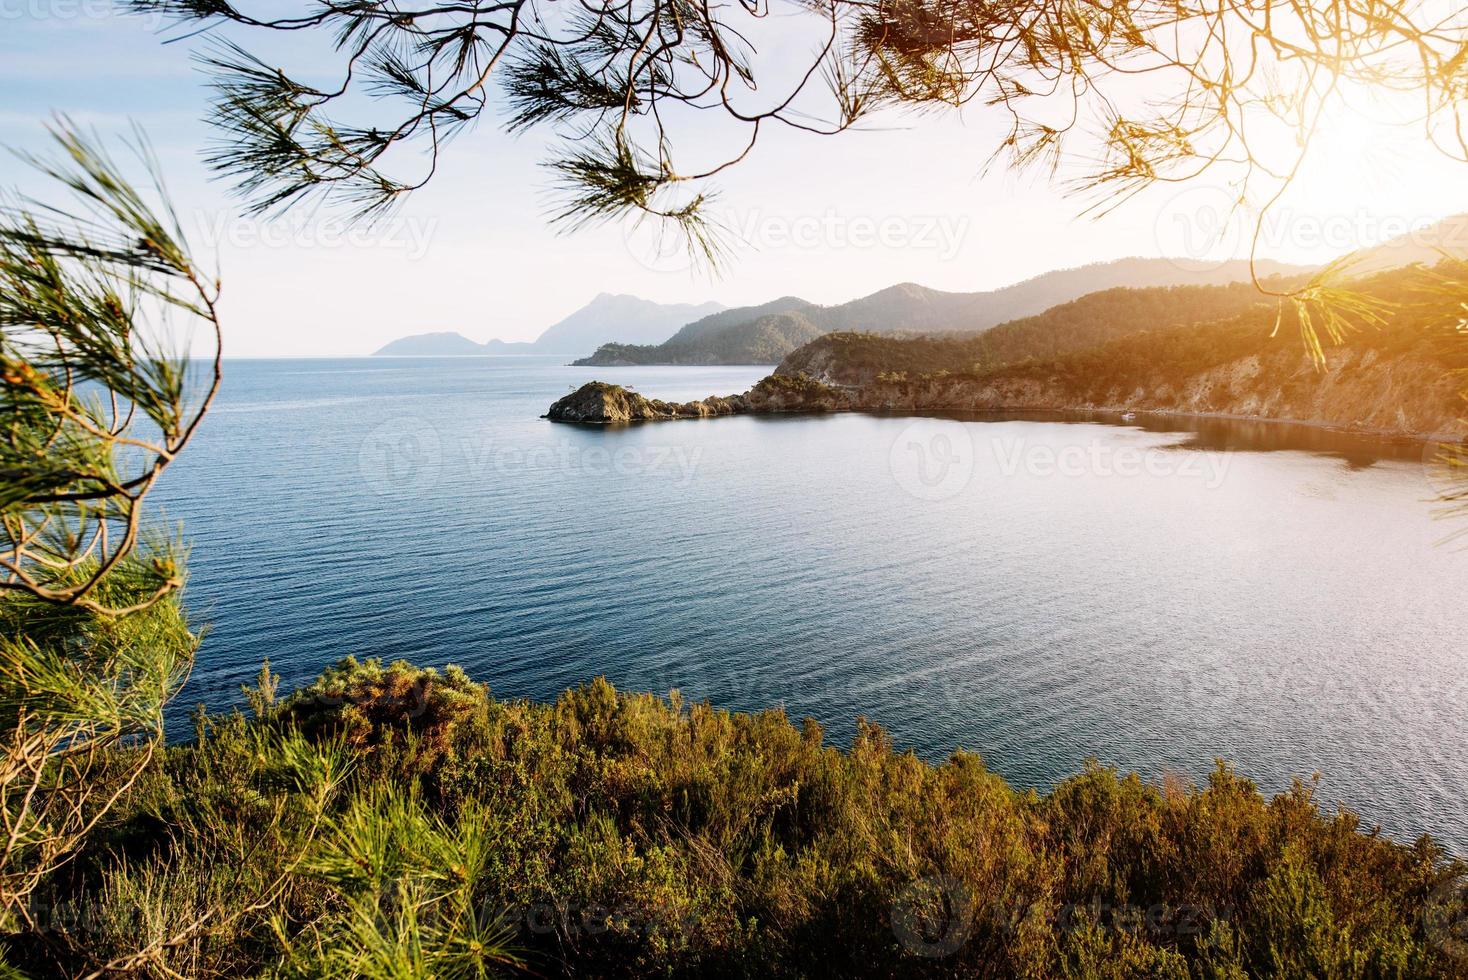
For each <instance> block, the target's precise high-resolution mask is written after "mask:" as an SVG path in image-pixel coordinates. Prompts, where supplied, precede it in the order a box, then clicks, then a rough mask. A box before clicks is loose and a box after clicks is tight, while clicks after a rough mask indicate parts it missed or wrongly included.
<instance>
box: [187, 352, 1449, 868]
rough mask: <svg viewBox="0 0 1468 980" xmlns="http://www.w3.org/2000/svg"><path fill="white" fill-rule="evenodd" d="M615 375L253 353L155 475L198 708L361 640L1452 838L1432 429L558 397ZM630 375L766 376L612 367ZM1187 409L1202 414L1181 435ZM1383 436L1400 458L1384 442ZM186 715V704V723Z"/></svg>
mask: <svg viewBox="0 0 1468 980" xmlns="http://www.w3.org/2000/svg"><path fill="white" fill-rule="evenodd" d="M594 370H595V369H581V368H569V367H563V366H559V365H556V364H554V363H550V362H547V361H541V360H530V359H508V358H503V359H497V358H473V359H441V360H440V359H421V360H420V359H357V360H330V361H327V360H279V361H235V362H232V363H230V364H229V366H228V369H227V380H226V385H225V389H224V393H223V397H222V400H221V402H220V403H219V406H218V408H217V410H216V411H215V413H214V414H213V415H211V417H210V418H209V419H208V420H207V422H206V424H205V426H204V429H203V430H202V432H201V434H200V437H199V441H198V443H197V444H196V445H195V447H194V448H192V449H191V450H190V452H189V453H188V454H186V457H185V458H184V460H183V461H182V462H180V464H179V465H178V466H177V467H176V468H175V470H174V471H172V472H170V474H169V476H168V478H167V484H166V486H165V487H162V488H160V495H161V496H162V498H163V499H164V500H165V501H166V503H167V509H168V513H169V515H170V517H173V518H181V519H183V521H184V522H185V526H186V529H187V533H188V535H189V537H190V538H191V540H192V541H193V544H194V554H193V559H192V565H191V567H192V571H193V578H192V581H191V583H190V586H189V599H190V602H191V605H192V606H193V607H194V609H195V610H196V611H197V613H198V615H199V616H200V618H201V619H203V620H206V621H207V622H209V623H210V624H211V631H210V633H209V635H208V637H207V639H206V641H205V643H204V646H203V649H202V651H201V653H200V657H199V663H198V667H197V669H196V670H195V672H194V674H193V678H192V680H191V681H190V685H189V688H188V690H187V691H186V693H185V696H184V697H183V698H182V702H183V705H182V706H181V707H180V711H182V710H185V709H186V707H187V706H188V705H192V704H193V703H196V702H200V701H203V702H206V703H208V704H210V705H211V706H212V707H225V706H228V705H231V704H235V703H238V702H239V700H240V697H239V685H240V684H242V683H246V682H249V681H250V680H252V679H253V676H254V675H255V673H256V671H257V670H258V667H259V664H260V662H261V661H262V660H264V659H265V658H267V657H268V658H269V659H270V662H271V664H272V666H273V668H274V669H275V670H276V671H278V672H279V673H280V674H281V675H282V676H283V678H284V680H285V682H286V683H287V684H295V683H299V682H303V681H306V680H308V679H309V678H311V677H313V676H314V675H315V674H316V673H317V672H318V671H319V670H320V669H321V668H322V667H323V666H324V665H326V664H328V663H330V662H332V661H334V660H336V659H337V658H339V657H341V656H344V655H346V654H355V655H357V656H359V657H368V656H376V657H383V658H388V659H391V658H398V657H404V658H407V659H409V660H412V661H415V662H418V663H422V664H445V663H458V664H461V665H463V666H464V667H465V668H466V669H468V670H469V671H470V672H471V674H472V675H474V676H475V677H476V678H478V679H482V680H485V681H487V682H489V683H490V685H491V686H492V688H493V690H494V691H495V692H496V693H497V694H499V695H501V696H525V697H530V698H537V699H550V698H553V697H555V696H556V694H557V693H558V692H560V691H561V690H562V689H563V688H565V687H567V686H568V685H573V684H577V683H580V682H582V681H585V680H587V679H589V678H591V677H593V676H595V675H597V674H605V675H606V676H607V677H608V678H610V679H611V680H612V681H613V682H614V683H616V684H617V685H618V686H622V687H626V688H629V689H643V690H656V691H660V692H665V691H667V690H669V689H671V688H675V687H676V688H679V689H681V690H683V691H684V692H685V694H688V695H690V696H693V697H697V698H705V697H706V698H710V699H712V700H713V701H714V702H715V703H717V704H719V705H721V706H726V707H729V708H733V709H757V708H763V707H767V706H771V705H783V706H784V707H785V708H786V709H787V710H788V711H789V712H790V714H791V715H792V716H794V717H796V718H799V717H802V716H806V715H809V716H813V717H815V718H817V719H818V720H820V721H821V722H822V723H824V724H825V725H826V726H827V731H828V733H829V736H830V737H831V738H832V739H833V740H835V741H838V742H841V743H845V742H846V741H847V740H848V739H849V737H850V734H851V732H852V728H853V719H854V718H855V716H857V715H866V716H868V717H870V718H872V719H874V720H876V721H879V722H880V723H882V724H883V725H885V726H886V727H887V728H888V729H890V731H891V732H892V734H893V737H894V739H895V740H896V741H897V743H898V744H899V745H902V746H906V747H912V748H914V749H915V750H916V751H918V752H919V753H920V754H921V755H923V756H925V757H927V758H929V759H934V760H937V759H941V758H942V757H944V756H945V755H947V754H948V753H949V752H950V751H952V750H953V749H955V748H958V747H960V746H961V747H964V748H968V749H972V750H975V751H978V752H980V753H982V754H983V755H984V757H985V758H986V760H987V761H988V763H989V765H990V766H991V767H992V768H993V769H995V770H996V771H998V772H1000V773H1002V774H1003V775H1004V776H1005V777H1007V778H1008V779H1010V780H1011V781H1012V782H1014V783H1015V784H1017V785H1020V786H1038V787H1047V786H1049V785H1050V784H1052V783H1053V782H1054V781H1055V780H1057V779H1059V778H1062V777H1064V776H1066V775H1068V774H1071V773H1074V772H1076V771H1077V770H1078V769H1080V768H1081V767H1082V765H1083V764H1084V762H1085V760H1086V758H1087V757H1088V756H1093V755H1094V756H1096V757H1098V758H1099V759H1100V760H1101V761H1103V762H1106V763H1109V764H1114V765H1116V766H1119V767H1122V768H1124V769H1128V770H1135V771H1137V772H1139V773H1141V774H1142V775H1143V776H1145V777H1147V778H1151V779H1155V778H1159V777H1161V776H1162V775H1163V774H1164V773H1167V772H1175V773H1181V774H1185V775H1189V776H1192V777H1195V778H1199V777H1202V776H1204V775H1206V773H1207V771H1208V770H1209V769H1210V768H1211V766H1212V763H1213V760H1214V758H1216V757H1222V758H1226V759H1228V760H1231V761H1232V762H1233V763H1234V764H1236V765H1237V766H1238V767H1239V768H1240V769H1241V770H1242V771H1243V772H1244V773H1246V774H1247V775H1249V776H1251V777H1253V778H1255V779H1256V780H1257V781H1259V783H1260V784H1261V785H1262V786H1263V787H1264V788H1266V789H1268V790H1279V789H1282V788H1284V787H1286V786H1288V785H1289V782H1290V780H1291V779H1292V778H1293V777H1295V776H1303V777H1309V776H1311V774H1312V773H1315V772H1319V773H1321V774H1322V778H1321V781H1320V793H1321V796H1322V798H1323V799H1324V800H1326V801H1339V802H1341V803H1344V804H1346V805H1349V806H1351V807H1352V808H1355V809H1357V810H1358V811H1360V812H1361V813H1362V814H1363V815H1365V816H1366V817H1367V818H1368V820H1370V821H1376V822H1379V823H1381V824H1382V825H1383V826H1384V827H1385V828H1386V829H1387V830H1388V831H1389V832H1391V833H1392V834H1394V835H1400V836H1404V837H1408V836H1413V835H1415V834H1417V833H1419V832H1422V831H1429V832H1432V833H1433V834H1435V835H1437V836H1439V837H1440V838H1441V839H1443V840H1444V841H1446V842H1447V843H1449V844H1450V845H1452V846H1454V847H1455V849H1457V850H1459V851H1460V852H1463V851H1468V692H1465V671H1464V667H1465V664H1464V655H1463V652H1462V651H1463V649H1464V646H1463V637H1464V636H1468V608H1465V605H1464V603H1463V602H1462V599H1461V588H1462V583H1463V581H1464V576H1465V573H1468V552H1464V551H1460V550H1454V549H1453V548H1452V547H1445V546H1442V545H1440V544H1438V542H1439V541H1440V539H1441V538H1442V536H1443V535H1444V533H1445V532H1446V531H1447V530H1448V528H1447V527H1446V526H1445V525H1443V524H1442V523H1440V522H1434V521H1433V520H1432V517H1431V512H1432V508H1431V506H1430V505H1429V504H1428V503H1427V500H1428V498H1429V496H1430V494H1431V492H1432V488H1431V483H1430V478H1429V476H1428V473H1427V471H1426V469H1425V468H1424V466H1423V465H1422V463H1421V458H1420V457H1421V452H1420V450H1418V449H1415V448H1408V449H1406V450H1397V451H1395V452H1392V451H1386V456H1387V457H1388V458H1379V456H1378V453H1379V452H1380V451H1379V450H1378V449H1377V448H1374V447H1369V446H1367V447H1362V446H1359V445H1345V444H1341V442H1340V441H1339V440H1338V439H1336V438H1334V437H1330V436H1325V435H1322V434H1319V433H1311V432H1307V433H1304V434H1300V433H1295V432H1290V431H1287V430H1283V429H1280V428H1278V427H1268V426H1264V427H1261V426H1252V427H1250V426H1244V425H1239V424H1232V423H1223V422H1211V423H1207V424H1204V425H1197V426H1193V431H1173V432H1167V431H1159V430H1158V429H1159V427H1156V426H1154V427H1153V428H1152V429H1151V430H1149V429H1148V428H1145V427H1143V426H1142V425H1141V424H1140V423H1133V424H1130V425H1115V424H1097V423H1076V422H1064V421H1058V420H1043V419H1042V420H1016V419H1009V420H997V419H986V420H966V421H959V420H953V419H912V418H895V417H892V418H888V417H871V416H855V415H847V416H835V417H827V418H786V419H755V418H735V419H717V420H710V421H700V422H691V421H685V422H676V423H664V424H652V425H641V426H632V427H626V428H620V429H612V430H602V429H595V428H581V427H573V426H565V425H555V424H552V423H549V422H546V421H543V420H541V419H540V418H539V417H538V416H539V415H540V414H541V413H542V412H544V411H545V409H546V407H547V406H548V405H549V403H550V402H551V401H552V400H554V399H555V398H556V397H558V396H559V395H561V394H563V393H565V392H566V391H567V390H568V389H569V388H570V387H572V386H575V385H578V384H580V383H581V382H583V381H585V380H588V379H589V378H590V377H591V376H592V374H593V373H594ZM599 370H600V372H601V373H602V374H604V375H607V376H610V377H612V378H613V379H614V380H617V381H620V382H622V383H625V384H630V385H633V386H635V387H636V388H637V389H638V390H640V391H642V392H643V393H644V394H648V395H650V396H658V397H664V398H673V399H684V398H692V397H700V396H703V395H706V394H710V393H728V392H734V391H742V390H744V389H745V388H747V387H748V386H749V384H750V383H752V382H753V381H754V380H756V379H757V377H759V376H760V375H761V374H763V373H764V372H763V371H762V370H760V369H756V368H645V369H611V370H609V369H599ZM1187 428H1188V425H1187V424H1180V429H1181V430H1186V429H1187ZM1391 456H1397V457H1400V458H1390V457H1391ZM181 727H182V726H181Z"/></svg>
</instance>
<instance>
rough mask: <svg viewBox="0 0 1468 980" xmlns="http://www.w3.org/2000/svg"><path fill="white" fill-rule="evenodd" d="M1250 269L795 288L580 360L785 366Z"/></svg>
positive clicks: (1287, 269) (1263, 268) (1092, 270)
mask: <svg viewBox="0 0 1468 980" xmlns="http://www.w3.org/2000/svg"><path fill="white" fill-rule="evenodd" d="M1257 271H1258V274H1259V275H1260V276H1270V275H1291V274H1300V273H1302V272H1305V271H1307V270H1306V269H1305V267H1303V266H1291V265H1286V264H1285V263H1282V262H1273V261H1261V262H1259V263H1257ZM1249 276H1250V270H1249V263H1248V262H1247V261H1243V260H1235V261H1229V262H1224V263H1222V264H1219V263H1201V262H1194V261H1191V260H1187V259H1141V258H1131V259H1119V260H1117V261H1114V262H1102V263H1096V264H1094V265H1087V266H1081V267H1080V268H1076V269H1063V270H1060V271H1057V272H1048V273H1045V274H1044V275H1041V276H1036V277H1035V278H1033V279H1027V280H1025V281H1024V282H1020V283H1016V284H1014V285H1012V286H1005V287H1003V288H1002V289H995V290H990V291H987V292H978V293H947V292H942V291H939V290H936V289H928V288H926V287H924V286H919V285H916V284H914V283H901V284H899V285H896V286H890V287H888V288H887V289H883V290H881V291H879V292H876V293H872V294H871V295H870V296H864V297H862V298H860V299H855V300H852V301H851V302H849V303H842V304H840V305H837V306H818V305H816V304H814V303H811V302H809V301H807V300H803V299H799V298H798V297H794V296H787V297H783V298H781V299H777V300H774V301H772V302H769V303H765V304H764V305H762V306H747V307H742V308H737V309H732V310H723V311H721V312H719V313H717V314H715V315H713V316H709V317H704V318H703V319H702V320H699V321H697V322H694V323H690V324H688V325H687V326H686V327H684V328H683V329H682V330H680V331H678V333H676V334H674V335H673V336H672V337H671V338H670V339H669V340H668V341H667V342H665V343H663V344H659V345H655V346H653V345H637V344H627V343H614V344H607V345H605V346H603V347H602V348H600V349H599V350H598V351H597V352H596V353H595V354H593V355H592V356H591V357H587V358H583V359H581V360H579V361H576V362H575V363H576V364H579V365H590V366H618V365H630V364H778V363H779V362H780V360H781V359H782V358H784V357H785V356H786V355H788V354H789V353H791V352H792V351H794V350H795V349H796V348H798V347H801V346H803V345H805V344H807V343H809V342H810V341H812V340H815V339H816V338H817V337H820V336H822V335H824V334H828V333H833V332H862V333H881V334H889V335H893V334H895V335H901V334H944V333H977V332H979V331H983V330H987V329H989V328H990V327H993V326H995V325H997V324H1000V323H1004V322H1006V321H1008V320H1013V319H1017V318H1019V317H1022V316H1028V315H1032V314H1035V313H1039V312H1041V311H1043V310H1046V309H1048V308H1050V307H1052V306H1056V305H1058V304H1060V303H1065V302H1069V301H1070V300H1073V299H1077V298H1079V297H1081V296H1084V295H1086V294H1088V293H1093V292H1097V291H1100V290H1104V289H1112V288H1116V287H1122V286H1125V287H1131V288H1145V287H1156V286H1182V285H1189V286H1202V285H1219V284H1226V283H1234V282H1242V281H1245V280H1247V279H1249Z"/></svg>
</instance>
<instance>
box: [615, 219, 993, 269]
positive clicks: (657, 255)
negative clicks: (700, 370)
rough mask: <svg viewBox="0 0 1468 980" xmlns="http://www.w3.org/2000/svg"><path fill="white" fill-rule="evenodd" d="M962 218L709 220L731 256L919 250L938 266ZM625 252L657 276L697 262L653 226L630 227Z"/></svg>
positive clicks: (951, 248) (957, 241)
mask: <svg viewBox="0 0 1468 980" xmlns="http://www.w3.org/2000/svg"><path fill="white" fill-rule="evenodd" d="M970 223H971V222H970V220H969V217H968V215H964V214H886V215H873V214H851V213H848V212H844V211H837V210H836V209H834V208H828V209H826V210H825V211H823V212H820V213H819V214H782V213H771V212H768V211H762V210H760V209H758V208H756V209H753V210H749V211H727V212H723V213H715V214H713V215H711V216H710V222H709V226H710V228H712V229H715V234H716V237H718V238H719V240H720V241H721V242H722V243H723V244H724V245H725V246H726V247H728V248H730V249H731V250H733V251H736V252H737V251H742V250H750V251H786V250H792V249H793V250H800V251H823V252H824V251H831V250H850V249H855V250H866V249H874V248H883V249H893V250H901V251H913V250H917V251H921V252H926V253H928V254H930V255H933V256H935V257H936V258H937V259H938V260H939V261H940V262H948V261H952V260H953V259H954V258H956V257H957V256H958V253H959V251H960V250H961V249H962V247H963V243H964V241H965V240H966V239H967V237H968V233H969V226H970ZM626 243H627V249H628V251H629V252H630V253H631V254H632V256H633V257H634V258H635V259H637V261H638V262H640V263H641V264H642V265H644V266H646V267H647V268H649V269H652V270H653V271H655V272H686V271H687V270H688V269H690V268H692V267H693V266H694V264H695V262H696V260H695V258H694V257H693V256H692V255H691V254H690V253H689V250H688V247H687V245H688V243H687V241H686V239H684V238H683V237H682V236H680V235H677V234H671V233H667V229H664V228H660V227H657V226H654V225H653V224H651V223H646V222H644V223H640V224H639V223H632V224H629V225H627V227H626Z"/></svg>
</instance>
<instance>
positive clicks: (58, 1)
mask: <svg viewBox="0 0 1468 980" xmlns="http://www.w3.org/2000/svg"><path fill="white" fill-rule="evenodd" d="M120 17H128V18H129V19H132V20H137V21H140V22H141V23H142V24H143V25H144V27H145V28H147V29H150V30H156V29H157V28H158V27H160V26H162V23H163V18H162V15H161V14H160V13H158V12H157V11H154V10H148V11H144V12H139V11H137V10H134V9H133V8H131V7H129V6H128V5H127V3H125V2H123V0H0V23H6V22H15V21H27V22H30V23H40V22H43V21H88V20H90V21H102V20H113V19H116V18H120Z"/></svg>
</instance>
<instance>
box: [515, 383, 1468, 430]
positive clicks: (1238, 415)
mask: <svg viewBox="0 0 1468 980" xmlns="http://www.w3.org/2000/svg"><path fill="white" fill-rule="evenodd" d="M1047 394H1053V392H1047V391H1045V390H1044V389H1043V387H1041V388H1039V389H1038V390H1037V389H1035V388H1032V387H1031V386H1027V385H1019V386H1015V385H985V384H980V383H975V382H974V381H973V380H968V379H957V378H947V379H942V381H940V382H938V383H936V384H935V383H932V382H929V383H928V384H921V383H914V382H880V383H877V384H873V385H865V386H861V387H838V386H834V385H828V384H826V383H824V382H822V381H818V380H815V379H813V378H809V377H805V376H795V377H791V376H786V375H771V376H770V377H767V378H765V379H764V380H762V381H760V382H759V383H758V384H756V385H755V386H754V387H753V388H751V389H750V390H749V391H747V392H744V393H743V394H735V395H727V396H710V397H708V398H704V399H700V400H698V401H691V402H666V401H662V400H659V399H655V398H647V397H645V396H643V395H640V394H638V393H637V392H635V391H630V390H628V389H626V388H624V387H622V386H621V385H616V384H611V383H608V382H604V381H592V382H588V383H587V384H584V385H582V386H581V387H580V388H578V389H577V390H576V391H574V392H572V393H571V394H568V395H566V396H565V397H563V398H561V399H559V400H558V401H556V402H555V404H553V405H551V406H550V409H549V410H548V411H547V412H546V414H545V415H544V416H543V417H544V418H547V419H550V420H551V421H554V422H573V423H580V424H588V425H623V424H629V423H633V422H659V421H672V420H674V419H699V418H718V417H721V416H732V415H777V414H778V415H789V414H811V415H817V414H830V413H834V412H870V413H874V414H899V415H926V414H943V415H949V414H974V415H982V414H992V413H1026V412H1033V413H1045V414H1075V413H1087V414H1090V413H1094V414H1096V415H1100V416H1121V415H1122V414H1123V413H1134V414H1137V415H1140V416H1143V417H1150V418H1179V419H1227V420H1232V421H1240V422H1270V423H1277V424H1280V425H1292V426H1306V427H1310V428H1316V429H1322V430H1328V431H1333V432H1339V433H1344V434H1349V435H1354V436H1362V437H1366V438H1375V439H1382V440H1391V441H1414V442H1422V441H1432V440H1451V441H1455V442H1456V441H1461V440H1462V439H1463V437H1464V435H1465V429H1468V427H1465V425H1464V423H1462V422H1460V421H1458V420H1457V419H1456V418H1454V417H1452V416H1450V415H1444V416H1439V417H1436V418H1433V419H1430V420H1429V419H1424V418H1411V417H1408V416H1402V417H1400V418H1399V421H1400V422H1402V423H1405V424H1400V425H1396V426H1390V425H1379V424H1377V425H1373V424H1369V423H1363V422H1360V421H1342V420H1338V419H1323V418H1302V417H1296V416H1293V415H1265V414H1254V413H1250V412H1240V411H1227V410H1207V409H1204V410H1198V409H1194V408H1191V407H1170V406H1161V405H1156V404H1148V403H1147V402H1150V401H1151V399H1143V400H1142V401H1143V403H1142V404H1138V403H1135V402H1133V403H1128V404H1121V403H1117V404H1110V403H1107V404H1101V403H1091V402H1088V403H1086V404H1066V403H1063V402H1062V401H1059V400H1057V399H1054V398H1047V397H1045V396H1046V395H1047ZM1424 422H1429V423H1435V425H1434V424H1426V425H1424V424H1422V423H1424ZM1413 423H1416V424H1413Z"/></svg>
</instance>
